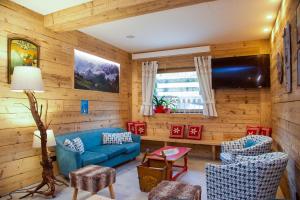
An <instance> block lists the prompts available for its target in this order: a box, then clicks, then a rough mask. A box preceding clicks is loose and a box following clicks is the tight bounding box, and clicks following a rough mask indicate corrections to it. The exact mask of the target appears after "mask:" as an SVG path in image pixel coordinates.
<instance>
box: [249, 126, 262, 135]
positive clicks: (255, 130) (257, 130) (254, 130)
mask: <svg viewBox="0 0 300 200" xmlns="http://www.w3.org/2000/svg"><path fill="white" fill-rule="evenodd" d="M260 129H261V128H260V127H259V126H247V129H246V133H247V135H259V134H260Z"/></svg>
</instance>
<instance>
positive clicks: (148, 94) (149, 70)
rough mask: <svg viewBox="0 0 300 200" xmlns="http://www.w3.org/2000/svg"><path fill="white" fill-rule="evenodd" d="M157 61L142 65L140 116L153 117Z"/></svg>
mask: <svg viewBox="0 0 300 200" xmlns="http://www.w3.org/2000/svg"><path fill="white" fill-rule="evenodd" d="M157 68H158V63H157V61H151V62H143V63H142V97H143V103H142V107H141V114H143V115H144V116H151V115H153V106H152V99H153V92H154V87H155V78H156V74H157Z"/></svg>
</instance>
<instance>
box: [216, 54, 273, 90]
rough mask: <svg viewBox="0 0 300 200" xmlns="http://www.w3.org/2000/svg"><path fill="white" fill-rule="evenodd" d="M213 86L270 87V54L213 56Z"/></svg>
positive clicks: (217, 87)
mask: <svg viewBox="0 0 300 200" xmlns="http://www.w3.org/2000/svg"><path fill="white" fill-rule="evenodd" d="M212 87H213V88H214V89H219V88H265V87H270V55H269V54H262V55H255V56H239V57H229V58H213V59H212Z"/></svg>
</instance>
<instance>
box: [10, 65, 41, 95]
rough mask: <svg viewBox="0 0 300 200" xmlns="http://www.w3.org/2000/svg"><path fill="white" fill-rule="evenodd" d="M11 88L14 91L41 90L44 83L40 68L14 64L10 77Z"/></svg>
mask: <svg viewBox="0 0 300 200" xmlns="http://www.w3.org/2000/svg"><path fill="white" fill-rule="evenodd" d="M11 90H12V91H14V92H23V91H32V92H43V91H44V84H43V80H42V73H41V70H40V68H38V67H32V66H16V67H14V73H13V75H12V79H11Z"/></svg>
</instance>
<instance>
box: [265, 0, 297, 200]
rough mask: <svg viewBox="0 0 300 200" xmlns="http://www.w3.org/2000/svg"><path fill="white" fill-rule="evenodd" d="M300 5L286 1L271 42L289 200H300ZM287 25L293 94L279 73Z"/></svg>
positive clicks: (276, 130) (277, 131)
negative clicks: (299, 26) (299, 15)
mask: <svg viewBox="0 0 300 200" xmlns="http://www.w3.org/2000/svg"><path fill="white" fill-rule="evenodd" d="M297 5H298V1H297V0H284V1H282V6H281V9H280V11H279V13H278V16H277V20H276V23H275V26H274V29H273V31H272V36H271V39H270V40H271V93H272V108H273V109H272V126H273V138H274V140H275V141H276V143H277V145H276V148H277V149H278V150H283V151H285V152H287V153H288V154H289V158H290V160H289V163H288V167H287V171H286V173H285V176H284V180H283V181H282V184H281V188H282V190H283V192H284V194H285V196H286V197H287V199H293V200H294V199H295V200H296V199H297V200H298V199H300V87H299V86H297V50H298V48H299V47H300V45H297V30H296V8H297ZM287 23H290V24H291V27H292V31H291V37H292V39H291V41H292V42H291V43H292V92H291V93H287V92H286V90H285V84H282V85H281V84H279V82H278V80H277V77H278V76H277V69H276V67H277V66H276V54H277V53H278V52H283V39H282V35H283V30H284V27H285V25H286V24H287ZM298 62H299V61H298ZM298 78H300V77H298ZM284 82H285V79H284Z"/></svg>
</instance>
